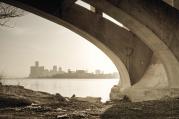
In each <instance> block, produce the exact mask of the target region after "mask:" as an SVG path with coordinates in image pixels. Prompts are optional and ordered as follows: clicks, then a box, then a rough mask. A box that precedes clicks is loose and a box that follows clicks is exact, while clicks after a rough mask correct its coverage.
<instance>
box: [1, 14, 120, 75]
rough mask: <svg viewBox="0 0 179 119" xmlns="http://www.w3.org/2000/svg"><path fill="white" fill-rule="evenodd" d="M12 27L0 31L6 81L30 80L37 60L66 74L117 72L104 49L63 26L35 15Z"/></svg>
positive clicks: (27, 16) (16, 21) (29, 15)
mask: <svg viewBox="0 0 179 119" xmlns="http://www.w3.org/2000/svg"><path fill="white" fill-rule="evenodd" d="M10 23H11V24H13V25H14V28H8V27H0V36H1V40H0V54H1V58H0V73H1V74H3V75H5V76H6V77H26V76H28V74H29V66H31V64H33V62H34V61H36V60H38V61H40V62H41V64H43V65H44V66H45V67H46V68H48V69H49V68H50V67H51V66H52V65H53V64H57V65H58V66H62V67H63V69H64V70H65V71H67V70H68V69H69V68H70V69H72V70H75V69H85V70H88V71H90V72H92V71H94V70H95V69H100V70H103V71H104V72H105V73H107V72H117V69H116V67H115V65H114V64H113V63H112V61H111V60H110V59H109V58H108V56H106V55H105V54H104V53H103V52H102V51H101V50H100V49H98V48H97V47H96V46H94V45H93V44H92V43H90V42H89V41H87V40H86V39H84V38H82V37H81V36H79V35H77V34H76V33H74V32H72V31H70V30H69V29H66V28H64V27H63V26H60V25H57V24H55V23H53V22H50V21H48V20H46V19H43V18H41V17H39V16H36V15H34V14H31V13H28V14H26V15H25V16H23V17H18V18H14V19H11V21H10ZM13 25H12V26H13Z"/></svg>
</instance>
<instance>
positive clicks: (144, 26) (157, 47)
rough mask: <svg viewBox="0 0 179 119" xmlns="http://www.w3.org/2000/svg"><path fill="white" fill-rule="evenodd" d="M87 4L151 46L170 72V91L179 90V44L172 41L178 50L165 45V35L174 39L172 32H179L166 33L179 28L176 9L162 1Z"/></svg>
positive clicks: (110, 0)
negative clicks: (172, 89) (102, 12)
mask: <svg viewBox="0 0 179 119" xmlns="http://www.w3.org/2000/svg"><path fill="white" fill-rule="evenodd" d="M84 1H86V2H88V3H90V4H92V5H93V6H95V7H97V8H99V9H101V10H103V11H104V12H105V13H107V14H108V15H110V16H112V17H113V18H115V19H116V20H118V21H120V22H122V23H123V24H124V25H125V26H127V27H128V28H129V29H130V30H131V31H132V32H133V33H134V34H136V35H137V36H138V37H139V38H140V40H142V41H143V42H144V43H145V44H146V45H148V46H149V47H150V48H151V49H152V51H153V52H154V56H155V57H157V58H158V59H160V61H161V62H162V64H163V66H164V68H165V70H166V73H167V77H168V78H167V79H168V82H169V85H168V86H167V87H166V88H169V89H170V88H178V85H179V80H178V77H179V76H178V74H179V64H178V58H177V57H176V56H178V55H177V53H178V51H179V50H178V48H176V46H177V43H179V42H178V41H177V39H176V38H173V39H172V40H173V41H176V42H177V43H174V44H175V46H169V45H168V44H166V42H165V40H169V39H167V38H168V37H167V36H166V35H163V34H167V35H170V34H168V32H170V33H171V34H172V35H173V36H175V35H176V34H175V31H176V30H175V29H176V28H174V27H172V29H170V30H169V29H166V28H171V27H170V24H171V26H174V24H175V26H176V25H177V24H178V21H177V20H178V19H177V18H178V17H177V16H178V12H177V11H176V10H175V9H174V8H172V7H170V6H167V5H166V4H165V3H163V2H161V1H159V0H152V1H147V0H146V1H145V0H137V1H133V0H128V1H126V0H120V1H118V0H109V2H107V1H102V0H97V1H93V2H92V1H90V0H84ZM110 3H111V4H112V5H111V4H110ZM106 8H108V9H106ZM167 10H168V12H169V13H171V15H169V16H171V17H168V16H167V15H168V12H167ZM141 14H142V15H141ZM161 16H162V17H161ZM172 16H173V17H172ZM153 19H154V20H153ZM171 21H172V22H171ZM158 26H159V27H158ZM161 31H162V32H161ZM173 31H174V33H173ZM173 49H174V50H173ZM156 79H157V78H156ZM148 80H150V77H148ZM117 89H118V88H116V87H115V88H113V89H112V90H117ZM144 89H145V88H144ZM141 90H142V89H141Z"/></svg>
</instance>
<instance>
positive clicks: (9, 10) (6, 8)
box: [0, 2, 25, 27]
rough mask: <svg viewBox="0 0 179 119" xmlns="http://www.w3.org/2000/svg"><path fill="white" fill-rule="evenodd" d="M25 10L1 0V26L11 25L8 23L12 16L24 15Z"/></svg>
mask: <svg viewBox="0 0 179 119" xmlns="http://www.w3.org/2000/svg"><path fill="white" fill-rule="evenodd" d="M24 13H25V11H24V10H21V9H19V8H16V7H14V6H11V5H8V4H5V3H3V2H0V26H6V27H9V25H8V23H9V21H10V19H11V18H14V17H20V16H23V15H24Z"/></svg>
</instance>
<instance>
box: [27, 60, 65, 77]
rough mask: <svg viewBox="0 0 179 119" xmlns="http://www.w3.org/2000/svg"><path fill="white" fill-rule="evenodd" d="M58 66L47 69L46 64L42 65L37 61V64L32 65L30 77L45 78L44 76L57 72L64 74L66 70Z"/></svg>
mask: <svg viewBox="0 0 179 119" xmlns="http://www.w3.org/2000/svg"><path fill="white" fill-rule="evenodd" d="M57 69H58V68H57V66H56V65H54V66H53V69H52V70H50V71H49V70H48V69H45V68H44V66H40V65H39V62H38V61H36V62H35V66H31V67H30V75H29V77H30V78H43V77H51V76H53V75H56V74H62V73H64V71H62V68H61V67H60V68H59V71H58V70H57Z"/></svg>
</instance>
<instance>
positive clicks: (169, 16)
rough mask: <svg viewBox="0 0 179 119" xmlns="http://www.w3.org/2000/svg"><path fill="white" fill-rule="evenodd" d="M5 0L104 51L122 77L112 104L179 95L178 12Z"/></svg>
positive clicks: (151, 6) (66, 0)
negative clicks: (88, 8) (124, 100)
mask: <svg viewBox="0 0 179 119" xmlns="http://www.w3.org/2000/svg"><path fill="white" fill-rule="evenodd" d="M2 1H3V2H6V3H9V4H12V5H14V6H17V7H20V8H22V9H24V10H27V11H30V12H32V13H35V14H37V15H39V16H42V17H44V18H46V19H49V20H51V21H53V22H56V23H58V24H60V25H63V26H65V27H67V28H69V29H71V30H72V31H74V32H76V33H78V34H79V35H81V36H82V37H84V38H86V39H87V40H89V41H90V42H92V43H93V44H95V45H96V46H97V47H98V48H100V49H101V50H102V51H103V52H105V53H106V54H107V55H108V56H109V57H110V58H111V60H112V61H113V63H114V64H115V65H116V67H117V69H118V71H119V73H120V76H121V81H120V82H119V85H117V86H114V87H113V88H112V90H111V99H112V100H117V99H120V98H121V97H122V96H123V95H128V96H129V97H130V98H131V100H132V101H144V100H153V99H160V98H162V97H165V96H178V94H179V92H178V91H179V90H178V87H179V79H178V77H179V63H178V61H179V47H178V46H179V34H178V32H179V11H178V10H177V9H175V8H173V7H171V6H170V5H168V4H166V3H165V2H163V1H162V0H135V1H134V0H95V1H93V0H83V1H84V2H86V3H88V4H90V5H91V6H93V7H92V8H93V10H91V11H90V10H87V9H85V8H83V7H82V6H80V5H77V4H75V2H76V0H53V2H52V1H50V0H49V1H48V0H46V1H44V0H38V1H37V0H31V1H27V0H2ZM103 13H105V14H108V15H109V16H111V17H112V18H114V19H115V20H117V21H119V22H120V23H122V24H123V25H124V26H125V27H121V26H119V25H117V24H115V23H113V22H111V21H110V20H108V19H106V18H105V17H104V16H103ZM126 28H127V29H126Z"/></svg>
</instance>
